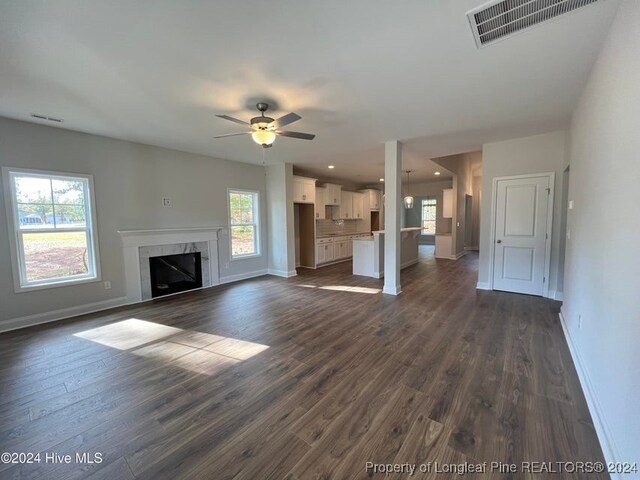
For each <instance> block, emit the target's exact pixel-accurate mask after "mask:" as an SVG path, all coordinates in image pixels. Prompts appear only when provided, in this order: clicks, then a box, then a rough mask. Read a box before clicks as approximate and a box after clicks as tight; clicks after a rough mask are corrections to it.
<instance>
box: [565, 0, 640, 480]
mask: <svg viewBox="0 0 640 480" xmlns="http://www.w3.org/2000/svg"><path fill="white" fill-rule="evenodd" d="M639 86H640V2H638V1H637V0H627V1H625V2H623V3H622V4H621V6H620V10H619V11H618V14H617V17H616V19H615V21H614V23H613V26H612V29H611V31H610V33H609V36H608V38H607V41H606V42H605V45H604V47H603V49H602V51H601V53H600V55H599V57H598V60H597V61H596V64H595V67H594V69H593V71H592V73H591V77H590V79H589V81H588V83H587V86H586V88H585V89H584V91H583V93H582V96H581V99H580V101H579V104H578V107H577V108H576V110H575V112H574V114H573V118H572V122H571V129H570V146H571V148H570V152H571V155H570V158H571V175H570V180H569V200H573V202H574V209H573V210H569V212H568V218H567V223H568V225H567V229H568V232H570V236H571V238H570V239H569V240H568V241H567V248H566V262H565V288H564V305H563V307H562V309H563V316H564V322H565V327H566V331H567V333H568V337H569V340H570V344H571V345H572V347H573V353H574V359H575V360H576V364H577V367H578V370H579V372H580V373H581V380H582V382H583V388H584V389H585V390H586V393H587V398H588V400H590V407H591V412H592V415H593V416H594V417H595V418H594V420H595V421H596V426H597V428H598V434H599V436H600V440H601V444H602V447H603V449H604V451H605V455H606V456H607V458H608V460H612V461H613V460H616V461H628V462H638V461H639V460H640V413H639V412H638V406H637V405H638V399H639V398H640V257H639V256H638V255H637V253H636V252H635V250H634V249H635V248H636V247H637V246H638V244H639V242H640V213H639V211H638V209H639V206H640V158H639V152H640V133H639V132H640V87H639ZM580 316H582V321H581V323H582V327H580V321H579V317H580ZM636 475H637V474H635V475H628V476H624V475H623V476H621V477H620V478H631V477H633V478H637V476H636Z"/></svg>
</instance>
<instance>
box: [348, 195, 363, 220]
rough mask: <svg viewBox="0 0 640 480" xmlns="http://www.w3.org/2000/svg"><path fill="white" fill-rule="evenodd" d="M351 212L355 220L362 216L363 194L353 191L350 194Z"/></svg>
mask: <svg viewBox="0 0 640 480" xmlns="http://www.w3.org/2000/svg"><path fill="white" fill-rule="evenodd" d="M351 198H352V209H353V210H352V214H353V218H355V219H356V220H361V219H363V218H364V194H362V193H353V194H352V197H351Z"/></svg>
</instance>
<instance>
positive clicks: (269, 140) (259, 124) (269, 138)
mask: <svg viewBox="0 0 640 480" xmlns="http://www.w3.org/2000/svg"><path fill="white" fill-rule="evenodd" d="M256 108H257V109H258V110H259V111H260V116H258V117H253V118H252V119H251V120H250V122H245V121H244V120H239V119H237V118H233V117H230V116H229V115H216V117H220V118H224V119H225V120H229V121H230V122H234V123H239V124H240V125H246V126H247V127H250V128H251V130H249V131H248V132H240V133H227V134H226V135H218V136H216V137H213V138H222V137H233V136H236V135H249V134H250V135H251V138H253V141H254V142H256V143H257V144H258V145H262V146H263V147H264V148H268V147H270V146H271V145H272V144H273V142H274V140H275V139H276V136H278V135H279V136H281V137H291V138H299V139H301V140H313V139H314V138H315V135H312V134H310V133H300V132H289V131H286V130H280V127H284V126H285V125H289V124H290V123H293V122H297V121H298V120H300V119H301V118H302V117H301V116H300V115H298V114H297V113H287V114H286V115H285V116H283V117H280V118H278V119H277V120H274V119H273V118H271V117H267V116H265V114H264V112H266V111H267V110H268V109H269V104H267V103H258V104H257V105H256Z"/></svg>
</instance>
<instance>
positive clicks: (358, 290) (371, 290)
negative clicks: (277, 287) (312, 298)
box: [297, 285, 382, 295]
mask: <svg viewBox="0 0 640 480" xmlns="http://www.w3.org/2000/svg"><path fill="white" fill-rule="evenodd" d="M297 286H298V287H302V288H318V289H320V290H333V291H336V292H351V293H368V294H369V295H375V294H377V293H380V292H382V289H380V288H369V287H351V286H349V285H326V286H321V285H297Z"/></svg>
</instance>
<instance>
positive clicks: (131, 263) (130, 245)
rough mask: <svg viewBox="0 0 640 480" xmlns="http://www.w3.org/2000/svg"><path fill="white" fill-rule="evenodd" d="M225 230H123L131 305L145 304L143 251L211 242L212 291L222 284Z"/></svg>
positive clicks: (122, 239) (209, 246)
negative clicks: (221, 254)
mask: <svg viewBox="0 0 640 480" xmlns="http://www.w3.org/2000/svg"><path fill="white" fill-rule="evenodd" d="M224 230H225V227H188V228H162V229H154V230H149V229H141V230H119V231H118V233H119V234H120V238H121V241H122V249H123V258H124V272H125V282H126V292H127V302H128V303H136V302H140V301H142V286H141V273H140V247H151V246H159V245H174V244H183V243H199V242H207V243H208V249H209V252H208V253H209V278H210V284H209V285H203V286H205V287H209V286H212V285H218V284H219V283H220V273H219V260H218V234H219V233H220V232H222V231H224Z"/></svg>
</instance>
